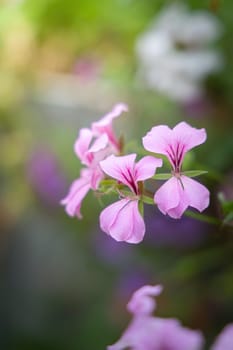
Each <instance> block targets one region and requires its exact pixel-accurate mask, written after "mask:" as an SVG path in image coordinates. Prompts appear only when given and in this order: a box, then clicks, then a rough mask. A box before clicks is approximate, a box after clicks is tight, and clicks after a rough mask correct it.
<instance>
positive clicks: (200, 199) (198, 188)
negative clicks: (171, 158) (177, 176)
mask: <svg viewBox="0 0 233 350" xmlns="http://www.w3.org/2000/svg"><path fill="white" fill-rule="evenodd" d="M181 181H182V183H183V186H184V191H183V192H185V195H186V198H187V203H188V205H189V206H190V207H193V208H196V209H197V210H199V211H200V212H202V211H203V210H204V209H206V208H207V207H208V205H209V202H210V193H209V191H208V189H207V188H206V187H205V186H203V185H202V184H200V183H199V182H197V181H195V180H193V179H191V178H189V177H187V176H184V175H182V176H181Z"/></svg>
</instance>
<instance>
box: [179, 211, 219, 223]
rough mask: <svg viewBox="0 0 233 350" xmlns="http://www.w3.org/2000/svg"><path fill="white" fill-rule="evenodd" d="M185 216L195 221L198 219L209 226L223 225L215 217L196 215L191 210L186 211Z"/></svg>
mask: <svg viewBox="0 0 233 350" xmlns="http://www.w3.org/2000/svg"><path fill="white" fill-rule="evenodd" d="M184 214H185V215H186V216H188V217H190V218H193V219H196V220H199V221H203V222H207V223H208V224H213V225H221V223H222V222H221V220H219V219H217V218H215V217H213V216H209V215H205V214H200V213H195V212H193V211H191V210H186V211H185V213H184Z"/></svg>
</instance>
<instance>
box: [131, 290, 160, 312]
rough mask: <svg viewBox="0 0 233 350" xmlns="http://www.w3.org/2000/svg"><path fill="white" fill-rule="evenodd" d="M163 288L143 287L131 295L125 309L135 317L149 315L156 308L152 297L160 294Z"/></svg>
mask: <svg viewBox="0 0 233 350" xmlns="http://www.w3.org/2000/svg"><path fill="white" fill-rule="evenodd" d="M162 290H163V288H162V286H160V285H156V286H143V287H142V288H140V289H138V290H137V291H136V292H134V294H133V295H132V297H131V299H130V301H129V303H128V304H127V309H128V310H129V311H130V312H131V313H133V314H135V315H136V314H137V315H142V314H144V315H150V314H151V313H152V312H153V311H154V309H155V306H156V303H155V300H154V298H152V297H153V296H157V295H159V294H160V293H161V292H162Z"/></svg>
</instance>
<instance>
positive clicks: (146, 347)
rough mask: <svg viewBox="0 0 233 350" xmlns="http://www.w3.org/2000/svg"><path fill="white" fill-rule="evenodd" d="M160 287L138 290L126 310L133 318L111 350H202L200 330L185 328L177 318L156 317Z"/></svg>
mask: <svg viewBox="0 0 233 350" xmlns="http://www.w3.org/2000/svg"><path fill="white" fill-rule="evenodd" d="M161 291H162V287H161V286H144V287H142V288H140V289H139V290H137V291H136V292H135V293H134V294H133V296H132V298H131V300H130V301H129V303H128V305H127V308H128V310H129V311H130V312H131V313H132V314H133V319H132V321H131V323H130V324H129V326H128V328H127V329H126V331H125V332H124V333H123V335H122V337H121V338H120V340H118V342H116V343H115V344H114V345H111V346H108V348H107V349H108V350H124V349H126V348H127V349H128V348H129V349H131V350H163V349H169V350H199V349H200V348H201V346H202V344H203V337H202V334H201V333H200V332H199V331H193V330H190V329H188V328H184V327H182V325H181V324H180V322H179V321H178V320H176V319H172V318H170V319H163V318H159V317H153V316H152V312H153V311H154V309H155V305H156V304H155V301H154V299H153V298H152V296H157V295H159V294H160V293H161Z"/></svg>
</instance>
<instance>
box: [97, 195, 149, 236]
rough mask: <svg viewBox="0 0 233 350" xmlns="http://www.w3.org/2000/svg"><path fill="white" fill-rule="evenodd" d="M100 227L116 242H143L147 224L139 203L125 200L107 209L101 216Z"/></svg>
mask: <svg viewBox="0 0 233 350" xmlns="http://www.w3.org/2000/svg"><path fill="white" fill-rule="evenodd" d="M100 227H101V229H102V230H103V231H104V232H106V233H107V234H109V235H110V236H112V237H113V238H114V239H115V240H116V241H125V242H128V243H139V242H141V241H142V239H143V237H144V234H145V224H144V221H143V218H142V217H141V215H140V213H139V210H138V201H137V200H130V199H127V198H124V199H121V200H120V201H117V202H116V203H113V204H111V205H110V206H108V207H107V208H105V209H104V210H103V211H102V212H101V214H100Z"/></svg>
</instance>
